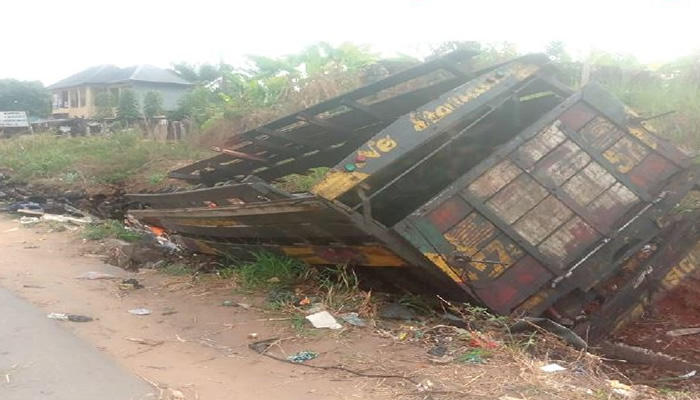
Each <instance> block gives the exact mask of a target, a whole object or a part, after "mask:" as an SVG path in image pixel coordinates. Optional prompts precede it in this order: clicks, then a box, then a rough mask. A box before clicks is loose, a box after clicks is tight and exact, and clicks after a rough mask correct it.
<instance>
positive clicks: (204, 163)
mask: <svg viewBox="0 0 700 400" xmlns="http://www.w3.org/2000/svg"><path fill="white" fill-rule="evenodd" d="M231 159H232V158H231V156H228V155H226V154H219V155H216V156H214V157H211V158H207V159H205V160H201V161H197V162H195V163H192V164H190V165H187V166H185V167H182V168H178V169H176V170H174V171H172V172H171V173H170V174H178V175H179V174H183V175H184V174H189V175H191V174H192V172H196V171H199V170H200V169H203V168H207V167H211V166H212V164H217V163H219V162H220V161H227V160H228V161H230V160H231ZM193 176H194V175H193Z"/></svg>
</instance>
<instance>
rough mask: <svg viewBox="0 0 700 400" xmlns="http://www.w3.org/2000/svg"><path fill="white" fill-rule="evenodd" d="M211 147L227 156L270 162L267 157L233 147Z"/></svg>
mask: <svg viewBox="0 0 700 400" xmlns="http://www.w3.org/2000/svg"><path fill="white" fill-rule="evenodd" d="M211 149H212V150H213V151H216V152H217V153H222V154H226V155H227V156H231V157H233V158H242V159H244V160H249V161H257V162H261V163H267V162H268V161H267V160H266V159H264V158H260V157H258V156H255V155H253V154H248V153H243V152H240V151H236V150H231V149H227V148H223V147H219V146H212V147H211Z"/></svg>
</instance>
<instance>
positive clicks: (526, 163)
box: [513, 121, 566, 169]
mask: <svg viewBox="0 0 700 400" xmlns="http://www.w3.org/2000/svg"><path fill="white" fill-rule="evenodd" d="M565 140H566V135H564V133H563V132H562V131H561V130H560V129H559V122H558V121H557V122H555V123H554V124H552V125H550V126H549V127H547V128H546V129H545V130H543V131H542V132H540V133H538V134H537V136H535V137H534V138H532V139H530V140H529V141H527V142H525V143H524V144H523V145H522V146H520V147H519V148H518V149H517V150H516V151H515V154H514V155H513V158H514V159H517V160H518V165H520V166H522V167H523V168H525V169H529V168H531V167H532V166H533V165H535V163H536V162H537V161H539V160H540V159H541V158H542V157H544V156H545V154H547V153H549V152H550V151H551V150H552V149H553V148H555V147H557V146H558V145H560V144H561V143H562V142H564V141H565Z"/></svg>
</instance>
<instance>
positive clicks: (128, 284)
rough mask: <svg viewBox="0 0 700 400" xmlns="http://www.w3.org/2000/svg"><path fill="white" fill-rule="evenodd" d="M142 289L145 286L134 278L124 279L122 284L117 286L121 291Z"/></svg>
mask: <svg viewBox="0 0 700 400" xmlns="http://www.w3.org/2000/svg"><path fill="white" fill-rule="evenodd" d="M143 288H145V286H143V285H142V284H141V283H140V282H139V281H138V280H137V279H134V278H129V279H124V280H123V281H122V283H120V284H119V289H121V290H135V289H143Z"/></svg>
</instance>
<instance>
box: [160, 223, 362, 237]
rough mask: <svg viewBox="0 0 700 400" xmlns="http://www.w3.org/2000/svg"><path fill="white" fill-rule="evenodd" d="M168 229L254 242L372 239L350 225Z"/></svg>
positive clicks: (180, 227)
mask: <svg viewBox="0 0 700 400" xmlns="http://www.w3.org/2000/svg"><path fill="white" fill-rule="evenodd" d="M166 228H168V229H169V230H172V231H173V232H176V233H182V234H189V235H201V236H210V237H221V238H249V239H250V240H251V241H255V240H258V239H265V238H275V237H286V238H303V239H314V238H316V239H319V238H325V239H327V240H333V239H337V240H341V239H343V238H359V237H364V238H367V239H368V240H370V239H371V238H372V237H371V236H369V235H367V233H366V232H363V231H361V230H359V229H357V228H355V227H354V226H352V225H350V224H349V223H331V222H328V223H310V222H309V223H302V224H279V225H236V226H219V227H208V226H197V225H183V224H176V223H168V224H167V226H166Z"/></svg>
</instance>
